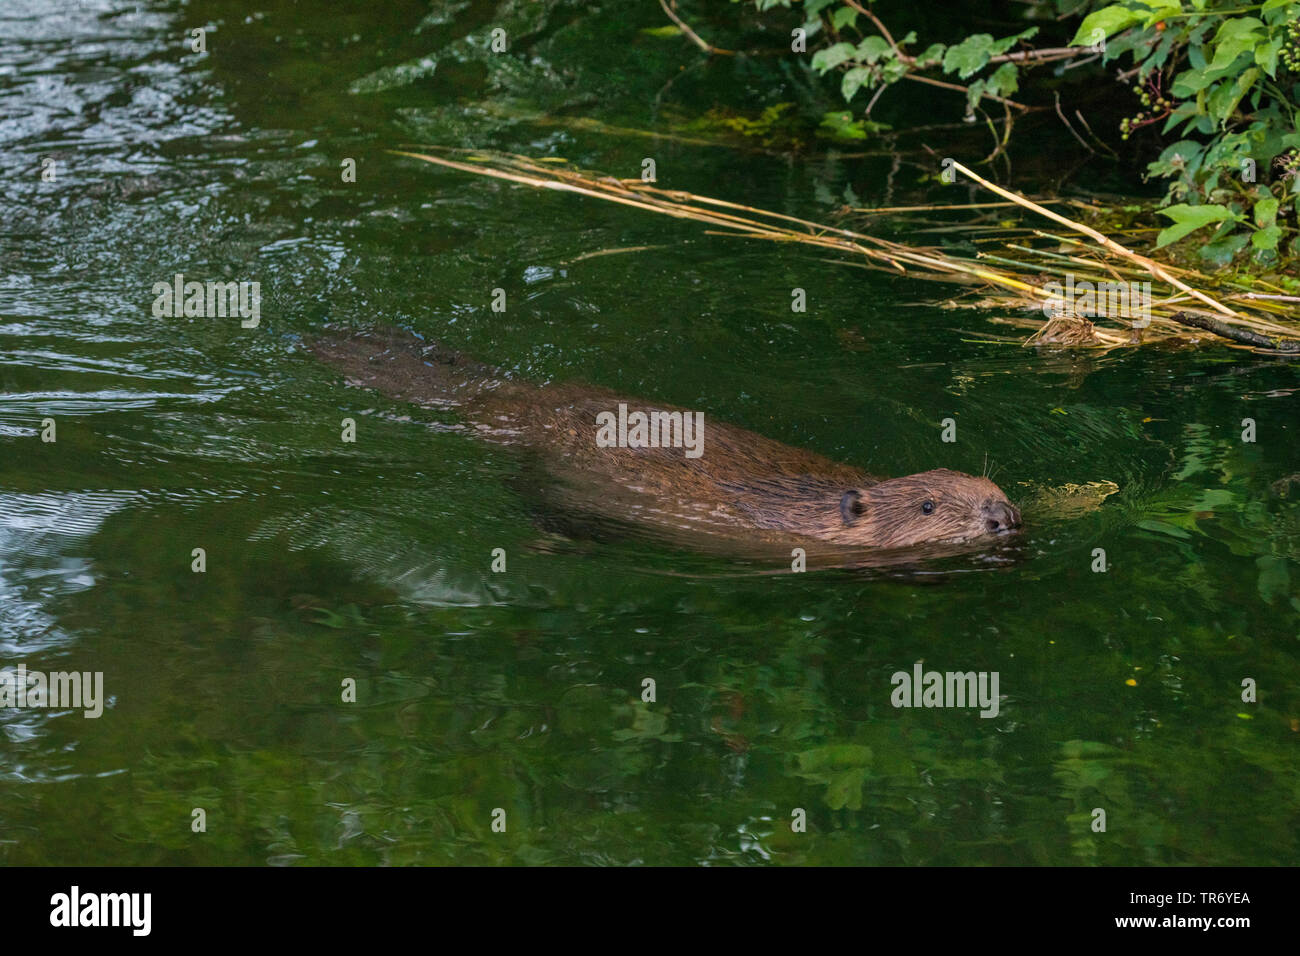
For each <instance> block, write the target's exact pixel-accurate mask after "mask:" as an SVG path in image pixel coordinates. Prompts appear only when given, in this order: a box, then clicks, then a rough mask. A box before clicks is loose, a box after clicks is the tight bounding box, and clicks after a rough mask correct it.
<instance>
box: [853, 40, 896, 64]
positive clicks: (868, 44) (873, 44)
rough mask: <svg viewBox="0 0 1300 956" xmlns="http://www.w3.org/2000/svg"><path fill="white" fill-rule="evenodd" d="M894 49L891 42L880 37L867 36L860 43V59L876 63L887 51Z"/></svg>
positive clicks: (858, 53)
mask: <svg viewBox="0 0 1300 956" xmlns="http://www.w3.org/2000/svg"><path fill="white" fill-rule="evenodd" d="M892 52H893V50H892V49H891V48H890V46H889V44H888V43H886V42H885V41H884V40H882V39H881V38H880V37H867V38H866V39H865V40H863V41H862V42H861V43H859V44H858V49H857V55H858V59H859V60H864V61H866V62H867V63H875V62H876V61H877V60H879V59H880V58H881V57H882V56H884V55H885V54H886V53H892Z"/></svg>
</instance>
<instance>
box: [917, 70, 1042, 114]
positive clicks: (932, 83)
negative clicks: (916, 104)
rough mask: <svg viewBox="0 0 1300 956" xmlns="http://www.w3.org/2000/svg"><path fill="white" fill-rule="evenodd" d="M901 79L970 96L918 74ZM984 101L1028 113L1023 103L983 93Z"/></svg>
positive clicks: (962, 90) (940, 81)
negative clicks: (990, 101)
mask: <svg viewBox="0 0 1300 956" xmlns="http://www.w3.org/2000/svg"><path fill="white" fill-rule="evenodd" d="M903 79H905V80H911V81H912V82H914V83H924V84H926V85H927V86H937V87H939V88H940V89H943V90H956V91H957V92H958V93H965V94H967V95H968V96H969V95H970V90H969V89H967V88H966V87H964V86H961V85H959V84H957V83H945V82H944V81H943V80H932V79H930V78H929V77H928V76H921V75H920V74H919V73H904V74H903ZM983 97H984V99H986V100H992V101H993V102H995V103H1001V104H1002V105H1003V106H1010V107H1012V108H1013V109H1018V110H1020V112H1022V113H1028V112H1029V107H1028V106H1026V105H1025V104H1023V103H1017V102H1016V101H1015V100H1008V99H1003V98H1002V97H1001V96H994V95H993V94H992V93H984V94H983Z"/></svg>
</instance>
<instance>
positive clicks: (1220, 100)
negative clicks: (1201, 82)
mask: <svg viewBox="0 0 1300 956" xmlns="http://www.w3.org/2000/svg"><path fill="white" fill-rule="evenodd" d="M1258 78H1259V67H1257V66H1252V67H1250V69H1248V70H1244V71H1242V73H1241V75H1240V76H1238V77H1237V79H1236V80H1235V81H1234V82H1232V83H1227V82H1225V83H1221V84H1219V86H1218V87H1217V88H1216V89H1215V90H1214V92H1213V93H1211V94H1210V98H1209V99H1208V100H1207V101H1206V107H1207V109H1209V111H1210V116H1212V117H1213V118H1214V120H1215V121H1216V122H1218V123H1222V122H1224V121H1225V120H1227V119H1228V117H1230V116H1231V115H1232V113H1233V111H1234V110H1235V109H1236V108H1237V104H1238V103H1240V102H1241V98H1242V97H1243V96H1245V95H1246V93H1248V92H1249V91H1250V88H1251V87H1252V86H1254V85H1255V80H1257V79H1258Z"/></svg>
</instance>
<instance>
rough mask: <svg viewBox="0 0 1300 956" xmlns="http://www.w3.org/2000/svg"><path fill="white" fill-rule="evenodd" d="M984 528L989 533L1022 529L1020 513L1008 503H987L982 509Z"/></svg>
mask: <svg viewBox="0 0 1300 956" xmlns="http://www.w3.org/2000/svg"><path fill="white" fill-rule="evenodd" d="M980 514H981V515H982V516H983V518H984V526H985V527H986V528H988V530H989V531H1005V530H1008V529H1010V528H1019V527H1020V512H1019V511H1017V510H1016V509H1015V507H1013V506H1012V505H1011V504H1010V503H1009V502H1006V501H986V502H984V507H983V508H981V509H980Z"/></svg>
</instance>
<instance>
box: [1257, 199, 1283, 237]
mask: <svg viewBox="0 0 1300 956" xmlns="http://www.w3.org/2000/svg"><path fill="white" fill-rule="evenodd" d="M1277 207H1278V201H1277V200H1276V199H1274V198H1273V197H1272V196H1269V197H1268V198H1267V199H1261V200H1260V201H1259V202H1257V203H1255V225H1257V226H1259V227H1260V228H1261V229H1267V228H1268V227H1269V226H1271V225H1273V223H1274V221H1275V220H1276V219H1277Z"/></svg>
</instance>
